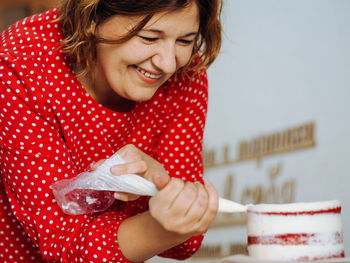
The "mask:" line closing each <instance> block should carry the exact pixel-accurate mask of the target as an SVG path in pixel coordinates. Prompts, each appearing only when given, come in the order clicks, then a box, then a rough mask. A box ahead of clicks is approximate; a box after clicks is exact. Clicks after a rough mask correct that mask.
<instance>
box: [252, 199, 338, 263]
mask: <svg viewBox="0 0 350 263" xmlns="http://www.w3.org/2000/svg"><path fill="white" fill-rule="evenodd" d="M340 212H341V206H340V203H339V201H336V200H334V201H324V202H312V203H291V204H259V205H249V206H248V224H247V235H248V254H249V256H250V257H252V258H256V259H268V260H296V261H313V260H322V259H332V258H342V257H344V244H343V236H342V222H341V215H340Z"/></svg>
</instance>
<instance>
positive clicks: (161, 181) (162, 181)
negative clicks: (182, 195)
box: [152, 173, 170, 190]
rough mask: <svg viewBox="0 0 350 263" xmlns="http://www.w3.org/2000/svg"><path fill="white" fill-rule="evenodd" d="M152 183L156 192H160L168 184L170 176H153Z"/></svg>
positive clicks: (164, 174) (165, 174)
mask: <svg viewBox="0 0 350 263" xmlns="http://www.w3.org/2000/svg"><path fill="white" fill-rule="evenodd" d="M152 181H153V183H154V184H155V185H156V187H157V188H158V190H161V189H163V188H164V187H165V186H166V185H167V184H168V183H169V181H170V176H169V175H168V174H167V173H162V174H155V175H154V176H153V178H152Z"/></svg>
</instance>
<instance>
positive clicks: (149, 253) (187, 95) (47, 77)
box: [0, 0, 221, 262]
mask: <svg viewBox="0 0 350 263" xmlns="http://www.w3.org/2000/svg"><path fill="white" fill-rule="evenodd" d="M220 11H221V1H219V0H128V1H122V0H119V1H118V0H64V1H63V4H62V6H61V7H59V8H55V9H52V10H49V11H47V12H45V13H42V14H37V15H34V16H32V17H28V18H25V19H24V20H22V21H20V22H19V23H16V24H14V25H12V26H11V27H10V28H8V29H7V30H5V31H4V32H3V33H2V35H1V38H0V39H1V45H0V100H1V105H3V107H1V108H0V131H1V134H0V159H1V160H2V161H1V162H0V171H1V181H0V186H1V187H0V197H1V198H0V203H1V204H2V205H1V206H0V220H1V222H2V224H1V225H0V240H6V241H7V242H1V243H0V259H1V261H4V262H6V261H8V262H14V261H17V262H28V260H29V259H28V258H30V260H31V261H32V262H45V261H60V262H141V261H144V260H146V259H148V258H151V257H153V256H155V255H160V256H163V257H170V258H176V259H185V258H188V257H190V256H191V255H192V254H193V253H195V252H196V250H197V249H198V248H199V246H200V244H201V241H202V239H203V233H205V232H206V230H207V229H208V228H209V226H210V224H211V222H212V221H213V219H214V218H215V215H216V213H217V207H218V196H217V192H216V190H215V188H214V187H213V186H212V185H211V184H210V183H204V182H203V179H202V174H203V164H202V157H201V153H202V140H203V130H204V125H205V117H206V112H207V101H208V97H207V96H208V89H207V88H208V87H207V78H206V72H205V70H206V68H207V67H208V66H209V65H210V64H211V63H212V62H213V61H214V59H215V58H216V56H217V55H218V52H219V49H220V44H221V24H220ZM115 153H117V154H119V155H120V156H121V157H122V158H123V159H124V160H125V162H126V163H125V164H120V165H118V166H114V167H112V168H111V172H112V173H113V174H114V175H115V176H118V175H121V174H128V173H133V174H137V175H139V176H142V177H144V178H146V179H148V180H150V181H152V182H153V183H154V184H155V185H156V186H157V188H158V190H159V191H158V193H157V194H156V195H155V196H153V197H151V198H149V197H140V196H135V195H129V194H126V193H119V192H118V193H115V194H114V197H115V199H116V200H115V202H114V204H113V205H112V206H111V207H110V208H109V209H108V210H107V211H104V212H101V213H95V214H86V215H82V216H71V215H67V214H64V213H63V211H62V210H61V209H60V208H59V206H58V205H57V202H56V200H55V199H54V196H53V193H52V190H51V185H52V184H53V183H55V182H57V181H59V180H62V179H66V178H72V177H74V176H77V175H78V174H80V173H81V172H83V171H85V170H86V169H96V167H98V166H99V165H100V164H101V163H102V162H103V161H104V160H105V159H106V158H109V157H110V156H112V155H113V154H115ZM92 163H94V165H91V164H92ZM2 186H3V187H2Z"/></svg>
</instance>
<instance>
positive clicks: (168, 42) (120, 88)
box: [93, 3, 199, 101]
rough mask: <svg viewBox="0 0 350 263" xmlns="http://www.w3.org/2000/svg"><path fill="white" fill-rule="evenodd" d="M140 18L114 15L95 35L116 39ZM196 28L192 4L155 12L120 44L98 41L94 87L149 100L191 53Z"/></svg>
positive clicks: (194, 8) (140, 99) (195, 12)
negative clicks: (129, 37) (177, 8)
mask: <svg viewBox="0 0 350 263" xmlns="http://www.w3.org/2000/svg"><path fill="white" fill-rule="evenodd" d="M141 19H142V18H140V17H138V18H135V17H130V16H114V17H111V18H110V19H108V20H107V21H105V22H104V23H102V24H101V25H99V26H98V28H97V36H98V37H103V38H106V39H117V38H118V37H121V36H124V35H125V34H127V33H128V31H129V30H130V29H131V28H133V27H134V26H135V25H136V24H137V23H138V22H139V21H140V20H141ZM198 28H199V13H198V8H197V6H196V4H194V3H192V4H191V5H189V6H188V7H186V8H184V9H180V10H177V11H173V12H164V13H158V14H156V15H154V16H153V17H152V19H151V20H150V21H149V22H148V23H147V24H146V26H145V27H144V28H143V29H142V30H141V31H140V32H139V33H138V34H137V35H136V36H134V37H133V38H131V39H130V40H128V41H126V42H124V43H122V44H106V43H99V44H98V46H97V61H96V62H97V63H96V67H95V69H94V71H93V74H94V89H105V92H103V93H104V94H106V95H108V94H110V92H114V93H117V94H118V95H119V96H121V97H122V98H125V99H128V100H132V101H146V100H149V99H150V98H151V97H152V96H153V95H154V93H155V92H156V90H157V89H158V88H159V87H160V86H161V85H162V84H163V83H164V82H165V81H166V80H168V79H169V78H170V77H171V76H172V75H173V74H174V73H175V72H176V71H177V70H178V69H179V68H181V67H183V66H185V65H186V64H187V63H188V62H189V59H190V57H191V55H192V50H193V45H194V41H195V38H196V36H197V34H198Z"/></svg>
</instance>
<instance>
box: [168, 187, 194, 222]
mask: <svg viewBox="0 0 350 263" xmlns="http://www.w3.org/2000/svg"><path fill="white" fill-rule="evenodd" d="M197 192H198V190H197V187H196V185H195V184H194V183H192V182H186V183H185V186H184V188H183V190H182V191H181V192H180V193H179V195H178V196H177V197H176V199H175V200H174V202H173V204H172V205H171V207H170V209H171V210H172V211H173V213H175V214H177V215H179V214H180V215H183V217H185V216H186V214H187V213H188V211H189V209H190V208H191V206H192V205H193V203H194V202H195V200H196V199H197ZM184 219H185V218H184Z"/></svg>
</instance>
